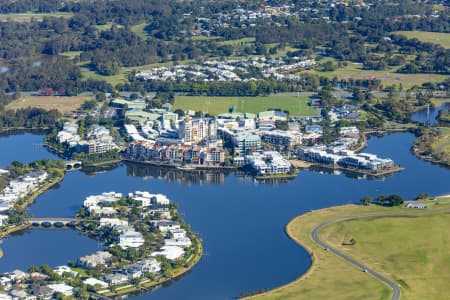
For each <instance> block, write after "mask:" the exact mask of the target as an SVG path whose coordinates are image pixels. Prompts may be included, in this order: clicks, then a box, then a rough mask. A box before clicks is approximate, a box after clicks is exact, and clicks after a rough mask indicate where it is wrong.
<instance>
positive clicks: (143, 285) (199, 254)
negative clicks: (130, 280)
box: [98, 235, 203, 297]
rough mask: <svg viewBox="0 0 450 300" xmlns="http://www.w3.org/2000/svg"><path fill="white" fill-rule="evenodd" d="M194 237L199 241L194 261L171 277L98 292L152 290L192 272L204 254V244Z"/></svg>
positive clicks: (107, 295) (113, 293)
mask: <svg viewBox="0 0 450 300" xmlns="http://www.w3.org/2000/svg"><path fill="white" fill-rule="evenodd" d="M194 237H195V239H196V241H197V248H196V250H197V251H196V252H195V254H193V260H192V263H191V264H190V265H189V266H188V267H182V268H181V269H179V270H178V271H177V272H176V273H175V274H173V275H172V276H170V277H160V278H158V279H157V280H156V281H154V280H148V281H143V282H140V283H139V284H138V285H134V286H132V285H127V286H124V287H122V288H118V289H117V290H116V291H115V292H106V293H101V292H98V294H99V295H102V296H106V297H118V296H124V295H129V294H132V293H136V292H138V293H139V292H146V291H151V290H152V289H153V288H156V287H157V286H159V285H162V284H165V283H169V282H171V281H173V280H176V279H178V278H180V277H182V276H183V275H184V274H186V273H188V272H190V271H191V270H192V269H193V268H194V267H195V266H196V265H197V264H198V262H199V261H200V259H201V258H202V256H203V246H202V243H201V240H200V238H199V237H197V236H196V235H194ZM191 257H192V256H191ZM191 257H190V258H189V259H188V261H189V262H190V259H191Z"/></svg>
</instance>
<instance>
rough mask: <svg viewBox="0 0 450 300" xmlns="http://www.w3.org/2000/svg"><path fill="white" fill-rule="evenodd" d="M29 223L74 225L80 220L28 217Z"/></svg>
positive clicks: (59, 226) (46, 225) (47, 225)
mask: <svg viewBox="0 0 450 300" xmlns="http://www.w3.org/2000/svg"><path fill="white" fill-rule="evenodd" d="M28 223H30V224H31V225H33V226H35V227H44V228H49V227H56V228H62V227H74V226H75V225H76V224H77V223H78V220H77V219H74V218H30V219H28Z"/></svg>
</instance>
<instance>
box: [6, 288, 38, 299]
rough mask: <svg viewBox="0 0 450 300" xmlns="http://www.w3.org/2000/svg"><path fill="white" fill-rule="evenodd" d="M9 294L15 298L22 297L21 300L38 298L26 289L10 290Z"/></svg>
mask: <svg viewBox="0 0 450 300" xmlns="http://www.w3.org/2000/svg"><path fill="white" fill-rule="evenodd" d="M9 294H10V295H11V296H12V298H13V299H20V300H36V296H35V295H29V294H28V293H27V292H25V291H24V290H12V291H10V292H9Z"/></svg>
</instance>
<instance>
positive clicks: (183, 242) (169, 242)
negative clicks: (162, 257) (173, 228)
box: [164, 237, 192, 248]
mask: <svg viewBox="0 0 450 300" xmlns="http://www.w3.org/2000/svg"><path fill="white" fill-rule="evenodd" d="M164 245H166V246H180V247H183V248H186V247H189V246H190V245H192V242H191V239H190V238H188V237H180V238H172V239H165V240H164Z"/></svg>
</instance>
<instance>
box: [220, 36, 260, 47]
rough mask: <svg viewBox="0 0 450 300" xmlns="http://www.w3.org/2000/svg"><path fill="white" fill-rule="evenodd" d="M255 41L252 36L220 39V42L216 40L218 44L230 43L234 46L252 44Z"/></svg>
mask: <svg viewBox="0 0 450 300" xmlns="http://www.w3.org/2000/svg"><path fill="white" fill-rule="evenodd" d="M254 42H255V38H253V37H248V38H242V39H238V40H228V41H222V42H218V44H219V45H232V46H236V45H240V44H243V45H244V44H253V43H254Z"/></svg>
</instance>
